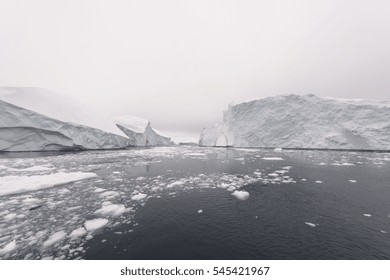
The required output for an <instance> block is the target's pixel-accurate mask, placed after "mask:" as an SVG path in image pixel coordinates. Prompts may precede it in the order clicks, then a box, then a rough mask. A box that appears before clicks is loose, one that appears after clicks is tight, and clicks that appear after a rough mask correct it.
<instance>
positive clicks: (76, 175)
mask: <svg viewBox="0 0 390 280" xmlns="http://www.w3.org/2000/svg"><path fill="white" fill-rule="evenodd" d="M94 177H97V175H96V174H95V173H90V172H88V173H86V172H70V173H65V172H57V173H52V174H45V175H31V176H4V177H0V196H3V195H9V194H15V193H22V192H29V191H36V190H40V189H45V188H50V187H54V186H56V185H63V184H67V183H71V182H76V181H80V180H85V179H89V178H94Z"/></svg>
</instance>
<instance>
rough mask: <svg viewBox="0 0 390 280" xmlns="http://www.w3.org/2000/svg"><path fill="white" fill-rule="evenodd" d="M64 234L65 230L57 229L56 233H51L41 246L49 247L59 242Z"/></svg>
mask: <svg viewBox="0 0 390 280" xmlns="http://www.w3.org/2000/svg"><path fill="white" fill-rule="evenodd" d="M65 236H66V232H65V231H63V230H61V231H58V232H56V233H53V234H52V235H51V236H50V237H49V239H47V240H46V241H45V242H44V243H43V247H49V246H52V245H54V244H56V243H58V242H60V241H61V240H62V239H64V238H65Z"/></svg>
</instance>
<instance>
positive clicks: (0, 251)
mask: <svg viewBox="0 0 390 280" xmlns="http://www.w3.org/2000/svg"><path fill="white" fill-rule="evenodd" d="M16 248H17V246H16V241H15V240H13V241H11V242H10V243H8V244H7V245H5V247H4V248H3V249H0V256H3V255H5V254H7V253H10V252H12V251H14V250H16Z"/></svg>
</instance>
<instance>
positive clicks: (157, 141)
mask: <svg viewBox="0 0 390 280" xmlns="http://www.w3.org/2000/svg"><path fill="white" fill-rule="evenodd" d="M114 121H115V122H116V124H117V126H118V128H120V130H122V131H123V132H124V133H125V134H126V135H127V137H128V138H129V140H130V145H132V146H168V145H171V144H172V141H171V139H170V138H169V137H165V136H162V135H161V133H160V132H159V131H158V130H156V129H154V128H152V126H151V124H150V121H148V120H145V119H143V118H139V117H135V116H130V115H125V116H120V117H117V118H115V119H114Z"/></svg>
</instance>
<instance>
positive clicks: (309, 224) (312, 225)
mask: <svg viewBox="0 0 390 280" xmlns="http://www.w3.org/2000/svg"><path fill="white" fill-rule="evenodd" d="M305 224H306V225H308V226H309V227H316V226H317V225H316V224H313V223H308V222H305Z"/></svg>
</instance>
